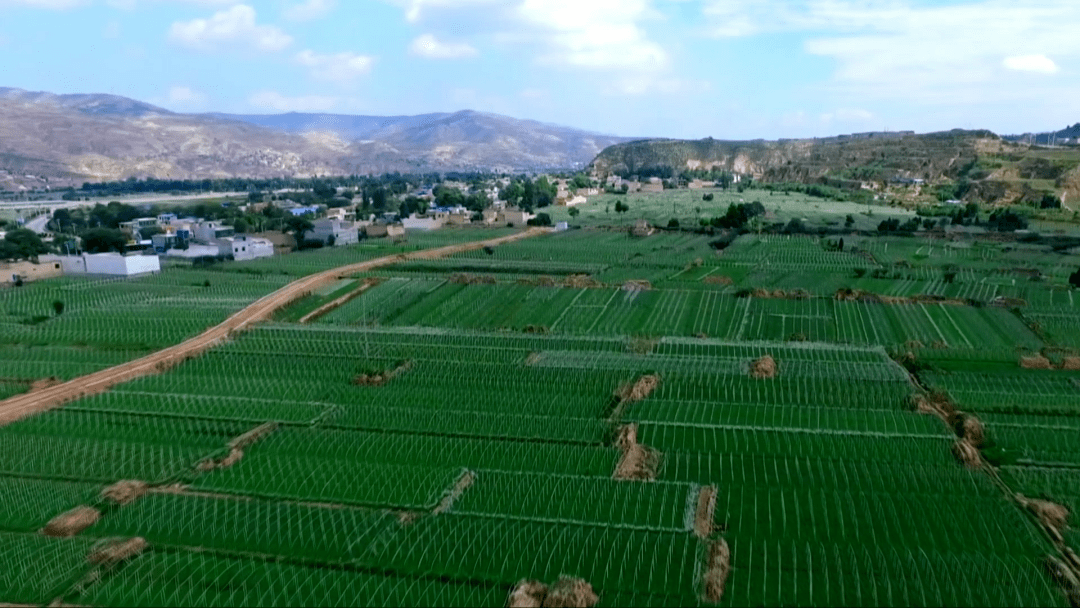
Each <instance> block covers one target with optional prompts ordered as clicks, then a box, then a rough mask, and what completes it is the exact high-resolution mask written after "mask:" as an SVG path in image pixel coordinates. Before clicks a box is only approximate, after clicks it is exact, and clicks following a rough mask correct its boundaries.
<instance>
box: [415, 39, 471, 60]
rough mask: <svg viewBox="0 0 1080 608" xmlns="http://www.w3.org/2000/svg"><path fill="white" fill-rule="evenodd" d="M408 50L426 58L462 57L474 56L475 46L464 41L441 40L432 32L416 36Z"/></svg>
mask: <svg viewBox="0 0 1080 608" xmlns="http://www.w3.org/2000/svg"><path fill="white" fill-rule="evenodd" d="M409 52H410V53H412V54H413V55H417V56H419V57H426V58H428V59H462V58H465V57H475V56H476V55H477V54H478V53H477V51H476V49H475V48H473V47H472V46H471V45H469V44H466V43H464V42H442V41H441V40H439V39H438V38H436V37H435V36H434V35H433V34H422V35H420V36H417V38H416V39H415V40H413V41H412V44H411V45H409Z"/></svg>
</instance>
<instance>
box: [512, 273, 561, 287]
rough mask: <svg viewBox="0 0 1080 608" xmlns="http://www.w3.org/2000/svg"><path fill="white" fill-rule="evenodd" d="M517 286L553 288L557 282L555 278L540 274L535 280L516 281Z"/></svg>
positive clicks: (522, 279) (524, 278)
mask: <svg viewBox="0 0 1080 608" xmlns="http://www.w3.org/2000/svg"><path fill="white" fill-rule="evenodd" d="M517 284H518V285H532V286H533V287H555V286H557V285H558V282H557V281H556V280H555V277H553V276H550V275H546V274H542V275H540V276H538V277H535V278H531V279H530V278H528V277H522V278H520V279H518V280H517Z"/></svg>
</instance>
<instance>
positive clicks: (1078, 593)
mask: <svg viewBox="0 0 1080 608" xmlns="http://www.w3.org/2000/svg"><path fill="white" fill-rule="evenodd" d="M1043 566H1044V567H1045V568H1046V572H1047V573H1048V574H1049V575H1050V578H1052V579H1054V582H1055V583H1057V584H1058V585H1059V586H1060V587H1061V588H1062V590H1063V591H1065V593H1067V594H1068V595H1069V601H1070V602H1072V605H1073V606H1076V605H1077V600H1080V580H1078V579H1077V577H1076V574H1074V573H1073V571H1072V570H1071V569H1069V567H1068V566H1067V565H1065V564H1064V563H1062V562H1061V561H1060V560H1058V559H1057V558H1056V557H1051V556H1047V557H1046V559H1045V561H1044V562H1043Z"/></svg>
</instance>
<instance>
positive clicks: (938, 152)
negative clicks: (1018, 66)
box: [592, 130, 1080, 204]
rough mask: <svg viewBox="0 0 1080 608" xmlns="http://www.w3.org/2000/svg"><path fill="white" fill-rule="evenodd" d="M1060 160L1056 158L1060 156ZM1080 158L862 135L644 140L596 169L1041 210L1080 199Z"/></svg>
mask: <svg viewBox="0 0 1080 608" xmlns="http://www.w3.org/2000/svg"><path fill="white" fill-rule="evenodd" d="M1055 154H1056V155H1055ZM1078 167H1080V152H1077V153H1076V154H1071V153H1070V154H1066V155H1065V156H1062V155H1061V151H1060V150H1047V149H1045V148H1031V147H1030V146H1027V145H1023V144H1017V143H1012V142H1009V141H1006V140H1004V139H1002V138H1000V137H998V136H997V135H995V134H993V133H991V132H990V131H962V130H953V131H947V132H941V133H928V134H923V135H916V134H913V133H898V134H892V133H890V134H884V133H881V134H861V135H857V136H840V137H830V138H824V139H800V140H781V141H764V140H755V141H721V140H714V139H711V138H710V139H703V140H692V141H684V140H644V141H635V142H628V143H622V144H617V145H614V146H611V147H610V148H607V149H605V150H604V151H603V152H601V153H600V154H599V155H598V156H597V157H596V159H595V160H594V161H593V163H592V169H593V170H594V171H595V172H597V173H599V174H600V175H611V174H618V175H623V176H627V175H639V176H656V175H660V176H663V175H677V174H680V173H682V172H684V171H687V170H693V169H716V170H720V171H729V172H735V173H740V174H744V175H752V176H753V177H754V179H756V180H758V181H762V182H771V183H783V182H792V183H801V184H824V185H829V186H834V187H838V188H844V189H849V190H855V191H860V190H865V189H869V190H872V191H876V192H880V191H883V190H886V189H893V191H894V195H895V196H896V197H898V198H904V197H914V196H915V195H916V193H917V192H918V190H919V189H918V188H893V186H894V185H899V184H909V185H910V184H912V183H913V182H914V180H920V181H923V182H925V183H926V184H928V185H943V186H952V185H955V184H962V186H963V187H962V188H961V189H960V190H959V191H958V193H957V194H956V195H955V196H957V197H960V198H963V199H964V200H969V201H977V202H985V203H994V204H998V203H1016V202H1024V203H1034V204H1038V203H1039V202H1040V201H1041V200H1042V197H1043V196H1044V195H1047V194H1050V195H1054V196H1057V197H1066V198H1076V197H1077V196H1080V168H1078Z"/></svg>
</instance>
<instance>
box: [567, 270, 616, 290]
mask: <svg viewBox="0 0 1080 608" xmlns="http://www.w3.org/2000/svg"><path fill="white" fill-rule="evenodd" d="M563 287H572V288H574V289H602V288H604V287H606V285H604V284H603V283H601V282H600V281H597V280H596V279H594V278H592V277H591V276H589V275H587V274H572V275H570V276H568V277H566V278H565V279H564V280H563Z"/></svg>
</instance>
